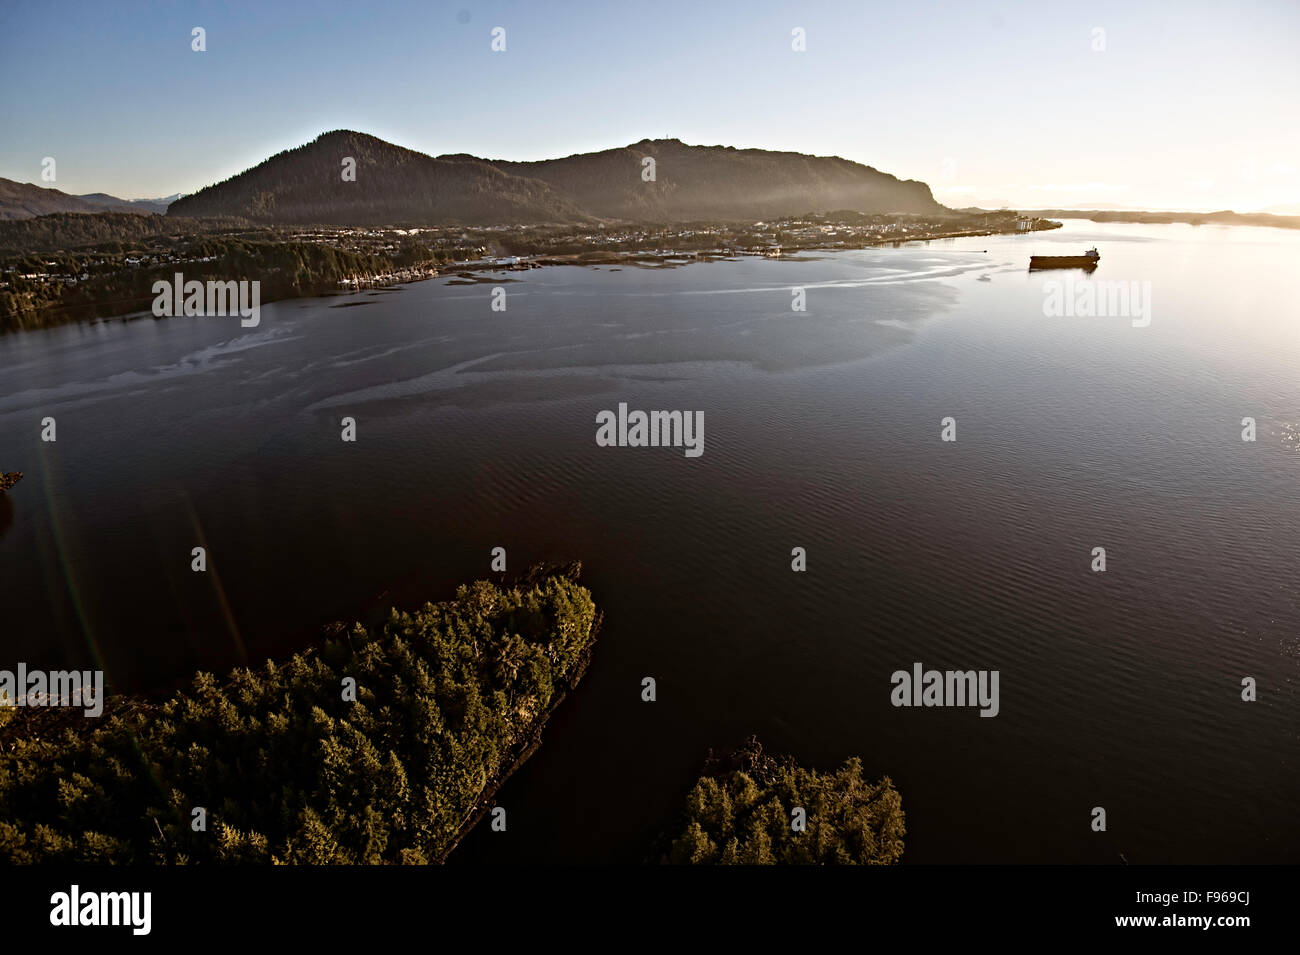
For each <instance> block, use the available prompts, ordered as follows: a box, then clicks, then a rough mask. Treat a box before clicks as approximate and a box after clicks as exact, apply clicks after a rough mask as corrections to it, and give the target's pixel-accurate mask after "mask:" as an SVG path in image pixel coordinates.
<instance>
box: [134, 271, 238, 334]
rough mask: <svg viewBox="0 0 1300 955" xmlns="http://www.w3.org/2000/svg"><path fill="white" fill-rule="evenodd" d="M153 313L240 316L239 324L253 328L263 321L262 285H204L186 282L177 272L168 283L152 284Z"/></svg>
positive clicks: (167, 316)
mask: <svg viewBox="0 0 1300 955" xmlns="http://www.w3.org/2000/svg"><path fill="white" fill-rule="evenodd" d="M153 294H154V295H155V296H156V297H155V298H154V300H153V313H154V316H155V317H156V318H172V317H173V316H180V315H240V316H241V318H240V321H239V324H240V325H242V326H243V327H244V328H256V327H257V324H258V322H260V321H261V320H262V318H261V315H262V283H261V282H259V281H257V280H256V279H254V280H253V281H251V282H250V281H248V280H247V279H240V280H239V281H238V282H236V281H235V280H233V279H231V280H229V281H226V282H216V281H213V280H211V279H209V280H208V281H207V283H206V284H205V283H203V282H200V281H199V280H198V279H190V280H189V281H188V282H187V281H185V276H184V275H182V274H181V273H180V272H177V273H176V277H175V278H174V279H173V280H171V281H168V280H167V279H159V280H158V281H157V282H154V283H153Z"/></svg>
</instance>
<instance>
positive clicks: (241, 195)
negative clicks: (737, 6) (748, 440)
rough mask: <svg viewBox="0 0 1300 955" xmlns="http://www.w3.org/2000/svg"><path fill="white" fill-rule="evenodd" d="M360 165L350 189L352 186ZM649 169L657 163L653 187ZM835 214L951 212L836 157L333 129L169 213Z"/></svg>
mask: <svg viewBox="0 0 1300 955" xmlns="http://www.w3.org/2000/svg"><path fill="white" fill-rule="evenodd" d="M347 160H352V161H353V162H355V181H351V180H349V179H348V178H345V172H348V164H347V162H346V161H347ZM647 160H653V177H651V171H650V166H649V165H648V164H647V162H646V161H647ZM836 210H851V211H855V212H862V213H871V214H877V213H881V214H883V213H908V214H918V213H922V214H943V213H945V212H947V211H948V210H946V209H945V207H943V206H941V205H940V204H939V203H937V202H936V201H935V200H934V197H933V196H932V195H931V194H930V188H929V186H927V185H926V184H925V183H923V182H916V181H913V180H906V181H902V180H899V179H897V178H895V177H894V176H891V175H888V174H886V173H883V172H880V171H878V170H876V169H873V168H871V167H870V166H864V165H861V164H859V163H855V162H850V161H848V160H845V159H839V158H836V157H833V156H830V157H828V156H805V155H803V154H801V153H791V152H771V151H768V150H763V149H735V148H733V147H730V146H725V147H724V146H688V145H685V144H683V143H681V142H679V141H678V140H675V139H664V140H643V141H641V142H639V143H634V144H633V145H631V146H625V147H622V148H619V149H607V150H604V151H602V152H596V153H586V154H580V155H574V156H569V157H566V158H564V159H551V160H545V161H542V162H509V161H505V160H485V159H479V158H477V157H474V156H469V155H465V154H463V153H457V154H447V155H442V156H438V157H437V158H434V157H431V156H426V155H425V154H423V153H419V152H414V151H413V150H410V149H404V148H402V147H401V146H395V145H393V144H392V143H388V142H384V141H383V140H381V139H376V138H375V137H374V136H368V135H365V134H364V133H357V132H352V131H350V130H337V131H335V132H330V133H325V134H324V135H322V136H319V137H317V138H316V139H315V140H313V141H312V142H310V143H308V144H307V145H305V146H300V147H298V148H297V149H290V150H287V151H285V152H282V153H279V154H277V155H275V156H272V157H271V158H270V159H268V160H266V161H265V162H263V163H261V164H260V165H258V166H256V167H254V168H252V169H249V170H247V171H246V172H243V173H240V174H239V175H237V176H234V177H233V178H231V179H227V180H226V181H225V182H222V183H218V184H216V185H211V186H208V187H207V188H205V189H201V190H199V191H198V192H196V193H194V194H193V195H190V196H185V197H183V198H181V199H178V200H176V201H175V202H173V203H172V204H171V206H170V207H168V210H167V214H168V215H169V216H190V217H194V216H236V217H240V218H245V219H250V220H253V221H255V222H259V223H268V224H278V225H291V224H304V223H317V224H331V225H348V226H381V225H389V226H408V225H409V226H432V225H446V224H463V225H496V224H512V223H515V224H527V223H563V224H581V223H587V222H592V223H594V222H595V221H596V220H597V219H613V220H625V221H632V222H688V221H699V220H710V219H711V220H718V221H728V222H753V221H754V220H755V219H763V218H773V217H778V216H783V215H803V214H805V213H821V212H831V211H836Z"/></svg>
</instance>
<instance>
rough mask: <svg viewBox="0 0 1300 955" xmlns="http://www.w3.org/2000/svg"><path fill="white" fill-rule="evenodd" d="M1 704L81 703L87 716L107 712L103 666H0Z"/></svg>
mask: <svg viewBox="0 0 1300 955" xmlns="http://www.w3.org/2000/svg"><path fill="white" fill-rule="evenodd" d="M0 706H80V707H82V708H83V709H84V711H85V715H86V716H99V715H100V714H101V713H103V712H104V671H103V670H53V671H51V672H49V673H47V672H46V671H44V670H29V669H27V664H25V663H19V664H18V669H17V670H16V671H14V670H0Z"/></svg>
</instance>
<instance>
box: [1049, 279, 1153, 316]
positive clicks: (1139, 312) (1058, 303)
mask: <svg viewBox="0 0 1300 955" xmlns="http://www.w3.org/2000/svg"><path fill="white" fill-rule="evenodd" d="M1043 314H1044V315H1046V316H1047V317H1048V318H1062V317H1066V318H1076V317H1077V318H1131V319H1133V327H1134V328H1146V327H1147V326H1148V325H1150V324H1151V283H1150V282H1121V281H1112V280H1105V279H1103V280H1100V281H1092V280H1084V281H1081V282H1076V281H1075V280H1074V279H1073V278H1070V279H1066V280H1064V281H1061V280H1060V279H1050V280H1048V281H1046V282H1044V283H1043Z"/></svg>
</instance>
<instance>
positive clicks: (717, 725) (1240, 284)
mask: <svg viewBox="0 0 1300 955" xmlns="http://www.w3.org/2000/svg"><path fill="white" fill-rule="evenodd" d="M1093 244H1095V245H1097V246H1098V247H1099V248H1100V250H1101V253H1102V264H1101V267H1100V268H1099V269H1098V270H1097V272H1096V273H1095V274H1094V275H1093V276H1092V278H1091V279H1090V280H1089V281H1094V282H1096V281H1102V280H1106V281H1126V282H1137V283H1139V287H1140V288H1141V287H1142V286H1141V285H1140V283H1144V282H1149V283H1150V285H1149V289H1150V306H1151V312H1150V318H1151V321H1150V324H1149V326H1147V327H1134V325H1133V321H1132V320H1131V319H1130V318H1129V317H1125V316H1114V317H1104V316H1102V317H1080V316H1076V317H1048V316H1046V315H1045V314H1044V297H1045V296H1044V289H1043V283H1044V281H1045V280H1050V279H1066V278H1067V277H1073V279H1074V281H1076V282H1080V281H1084V279H1083V277H1082V275H1081V273H1050V274H1040V273H1034V274H1032V275H1031V274H1029V273H1028V272H1027V271H1026V268H1025V267H1026V264H1027V261H1028V256H1029V255H1030V254H1031V253H1033V252H1043V253H1049V254H1051V253H1056V254H1066V253H1078V252H1082V251H1083V250H1084V249H1085V248H1087V247H1088V246H1090V245H1093ZM1297 262H1300V234H1294V233H1289V232H1285V231H1282V230H1270V229H1255V228H1227V227H1200V228H1193V227H1191V226H1182V225H1171V226H1137V225H1097V224H1093V223H1087V222H1073V221H1072V222H1067V223H1066V226H1065V228H1064V229H1062V230H1060V231H1058V232H1054V233H1050V234H1040V235H1032V236H1004V237H989V238H969V239H958V240H947V241H942V242H934V243H930V244H927V245H910V246H905V247H902V248H896V249H876V250H867V251H854V252H841V253H833V254H832V253H819V254H808V255H802V256H799V257H798V258H797V259H795V260H782V261H771V260H762V259H753V258H748V259H745V260H742V261H737V262H720V263H713V264H699V265H691V266H688V267H683V268H668V269H653V270H651V269H637V268H624V269H621V270H614V269H609V268H599V269H590V268H583V269H580V268H553V269H544V270H540V271H531V272H527V273H519V274H516V275H514V276H513V278H515V279H516V280H517V281H514V282H511V283H508V284H505V285H504V287H505V288H506V289H507V291H508V299H507V302H508V308H507V310H506V311H505V312H504V313H502V312H493V311H491V309H490V291H491V288H492V285H491V284H488V285H480V286H475V287H468V286H453V285H448V284H447V281H446V280H443V279H439V280H436V281H433V282H426V283H421V284H417V285H412V286H407V287H404V288H401V289H397V290H391V291H382V292H374V293H368V294H367V293H362V294H359V295H355V296H349V297H346V298H344V297H337V298H329V299H316V300H309V301H288V302H280V303H275V304H273V305H269V306H265V307H264V308H263V310H262V321H261V325H260V326H259V327H258V328H256V329H251V330H245V329H241V328H240V327H239V324H238V319H222V318H207V319H170V320H165V321H154V320H152V319H149V318H145V319H142V320H137V321H132V322H128V323H122V322H109V323H103V324H98V325H93V326H77V327H67V328H60V329H54V330H50V331H44V332H33V333H26V334H19V335H9V336H5V337H2V338H0V376H2V379H3V383H2V385H0V469H3V470H22V471H24V472H26V477H25V479H24V480H23V481H22V482H21V483H20V484H19V485H18V486H17V487H16V488H15V489H14V490H13V491H11V492H10V493H9V495H8V497H7V499H6V498H4V497H0V623H2V624H3V628H4V638H3V640H0V668H9V667H12V666H13V665H14V664H15V663H17V662H18V661H24V662H26V663H28V664H29V665H30V666H33V667H36V666H40V667H44V668H59V667H67V666H77V667H100V666H102V667H103V668H104V669H105V670H106V671H107V675H108V678H109V680H110V681H111V682H112V683H113V684H115V685H116V686H117V687H118V688H120V689H157V688H161V687H166V686H170V685H172V684H173V682H174V681H176V680H178V679H183V678H186V677H187V676H188V675H189V674H190V673H192V671H193V670H194V669H196V668H205V669H213V670H223V669H226V668H228V667H230V666H233V665H236V664H239V663H242V662H245V661H246V662H249V663H252V664H257V663H259V662H261V661H263V660H264V659H265V658H266V657H268V656H282V655H285V654H287V653H289V652H292V651H293V650H294V649H295V648H297V647H299V646H302V645H303V644H304V643H306V642H308V641H309V640H311V639H313V636H314V634H315V633H316V632H317V630H318V628H319V626H320V625H321V624H323V623H325V622H328V621H330V620H334V619H341V618H353V617H355V616H357V615H360V614H364V613H367V612H370V611H371V610H373V609H374V608H376V607H379V606H385V605H388V604H392V603H396V604H398V605H402V606H413V605H416V604H418V603H420V602H422V601H423V600H425V599H441V598H443V597H446V596H450V594H451V591H452V590H453V589H454V586H455V585H456V584H457V583H460V582H462V581H465V580H469V579H473V578H474V577H478V576H488V575H489V560H490V556H489V552H490V551H491V549H492V548H493V547H495V546H503V547H505V548H506V549H507V552H508V559H509V569H510V571H511V572H514V571H521V570H523V569H524V568H525V567H526V566H527V565H528V564H530V563H532V562H534V561H538V560H568V559H580V560H582V561H583V563H584V566H585V568H586V572H585V575H584V576H585V582H586V583H587V584H588V585H589V586H590V587H591V588H592V589H593V591H594V592H595V595H596V598H597V600H598V602H599V603H600V604H601V605H602V607H603V609H604V610H605V612H606V623H605V628H604V631H603V634H602V638H601V643H600V646H599V649H598V652H597V654H596V657H595V661H594V663H593V666H592V669H591V671H590V673H589V674H588V678H587V680H586V681H585V682H584V683H583V685H582V686H581V687H580V689H579V690H578V692H577V693H576V694H574V696H573V697H572V698H571V699H570V700H568V701H567V702H566V704H565V705H564V707H563V708H562V709H561V710H560V712H559V713H558V714H557V716H556V718H555V719H554V721H553V722H552V724H551V726H550V728H549V729H548V731H547V740H546V743H545V744H544V746H543V747H542V749H541V750H540V751H539V752H538V753H537V754H536V755H535V756H534V757H533V759H532V760H531V761H530V762H529V763H528V764H527V765H526V766H525V767H524V768H523V769H522V770H521V771H520V772H519V773H518V774H517V775H516V776H515V777H514V778H513V779H512V780H511V781H510V782H509V783H508V784H507V786H506V787H505V788H504V789H503V791H502V793H501V797H500V802H501V804H502V805H505V806H506V807H507V808H508V810H509V820H510V823H509V830H508V833H506V834H495V833H490V832H476V833H475V834H474V835H472V836H471V837H470V839H469V840H467V842H466V844H465V845H464V846H463V847H462V848H461V850H459V853H458V855H459V858H460V859H461V860H464V861H472V862H489V861H490V862H497V861H565V862H569V861H571V862H603V861H618V862H637V861H640V859H641V858H642V856H643V854H644V852H645V849H646V847H647V845H648V843H649V841H650V839H651V838H652V837H653V835H654V834H655V832H656V831H657V829H658V827H659V826H660V824H661V823H662V822H663V821H664V819H665V818H666V817H667V815H668V814H669V813H670V812H672V811H673V809H674V808H675V807H676V806H678V805H680V802H681V799H682V795H683V793H684V791H685V789H686V788H687V787H688V786H689V784H690V782H691V781H692V779H693V778H694V775H695V773H696V771H697V770H698V767H699V764H700V761H701V759H702V757H703V756H704V753H705V751H706V749H708V748H709V747H719V748H721V747H727V746H730V745H734V744H735V743H737V742H739V741H740V740H741V739H742V738H744V737H745V736H747V735H749V734H750V733H756V734H758V735H759V737H760V738H761V739H762V740H763V742H764V743H765V745H766V746H767V747H768V748H769V749H771V750H776V751H783V752H788V753H792V754H794V755H795V756H797V757H798V758H799V759H801V760H802V761H804V762H805V763H811V764H813V765H816V766H818V767H825V768H830V767H833V766H836V765H838V764H839V763H840V762H842V761H843V760H844V759H846V758H848V757H850V756H855V755H856V756H860V757H861V758H862V760H863V762H864V765H865V768H866V769H867V771H868V772H869V773H870V774H871V775H873V776H876V775H884V774H888V775H889V776H891V777H892V778H893V779H894V781H895V782H896V784H897V785H898V787H899V789H900V791H901V793H902V796H903V805H904V808H905V810H906V812H907V814H908V827H909V834H908V839H907V851H906V854H905V857H904V858H905V860H906V861H909V862H914V863H923V862H1100V863H1112V862H1117V861H1119V858H1120V854H1121V853H1122V854H1123V855H1124V857H1125V858H1127V859H1128V860H1129V861H1130V862H1133V863H1153V862H1162V863H1176V862H1281V861H1290V862H1295V861H1300V827H1298V826H1297V823H1296V816H1295V802H1296V798H1297V796H1300V762H1298V760H1300V685H1298V683H1297V676H1298V675H1300V593H1298V591H1297V585H1296V579H1297V578H1296V568H1297V567H1298V566H1300V509H1298V508H1297V506H1296V502H1297V499H1298V498H1297V492H1296V489H1297V473H1298V471H1300V430H1298V429H1300V374H1298V372H1300V304H1297V301H1296V298H1295V296H1294V294H1293V288H1292V285H1293V282H1294V280H1293V276H1294V275H1295V274H1296V271H1295V270H1296V265H1297ZM794 286H799V287H803V288H804V289H806V294H807V311H806V312H794V311H792V310H791V292H790V289H791V287H794ZM352 302H356V303H362V304H360V305H358V306H356V307H342V308H341V307H338V306H339V305H342V304H345V303H352ZM619 402H626V403H627V404H628V406H629V407H630V408H632V409H644V410H656V409H665V410H669V409H678V410H690V411H703V412H704V419H705V442H704V454H703V456H701V457H699V458H688V457H686V456H684V455H683V454H682V452H681V450H679V449H671V448H600V447H597V446H596V444H595V440H594V439H595V416H596V414H597V413H598V412H599V411H601V410H604V409H615V408H617V406H618V404H619ZM344 415H350V416H353V417H355V419H356V421H357V430H358V440H357V442H356V443H355V444H347V443H344V442H342V441H341V440H340V437H339V431H340V428H339V419H340V418H341V417H342V416H344ZM45 416H53V417H54V418H55V419H56V421H57V428H58V440H57V442H56V443H53V444H49V443H42V442H41V441H40V440H39V434H40V420H41V418H42V417H45ZM947 416H951V417H953V418H955V419H956V421H957V436H958V440H957V441H956V442H955V443H944V442H942V441H940V421H941V419H942V418H944V417H947ZM1246 416H1250V417H1253V418H1254V419H1255V420H1256V421H1257V423H1258V424H1257V426H1258V440H1257V441H1256V442H1255V443H1246V442H1243V441H1242V440H1241V431H1242V424H1241V421H1242V418H1243V417H1246ZM198 543H202V544H204V545H205V546H206V547H207V548H208V552H209V556H210V561H211V568H212V571H213V572H210V573H209V574H207V575H200V574H194V573H191V571H190V569H189V565H190V548H191V547H193V546H195V545H196V544H198ZM796 546H799V547H804V548H806V549H807V554H808V570H807V572H806V573H793V572H792V571H791V569H790V560H791V558H790V552H791V548H793V547H796ZM1097 546H1103V547H1105V548H1106V553H1107V563H1108V568H1107V571H1106V573H1104V574H1095V573H1092V572H1091V571H1090V569H1089V565H1090V561H1091V550H1092V548H1094V547H1097ZM918 661H919V662H921V663H922V664H924V666H925V667H926V668H935V669H941V670H946V669H962V670H965V669H976V670H998V671H999V673H1000V712H999V714H998V716H997V717H996V718H993V719H988V718H980V716H979V714H978V711H977V710H976V709H973V708H971V709H961V708H928V709H927V708H910V709H909V708H895V707H893V706H891V705H890V691H891V689H892V686H891V683H890V675H891V674H892V673H893V671H895V670H899V669H910V668H911V666H912V664H913V663H914V662H918ZM645 676H653V677H654V678H655V679H656V681H657V684H658V701H657V702H655V703H653V704H647V703H642V702H641V700H640V685H641V680H642V678H643V677H645ZM1244 677H1253V678H1254V679H1255V680H1256V681H1257V682H1258V694H1259V699H1258V701H1257V702H1254V703H1245V702H1242V701H1241V698H1240V694H1241V680H1242V679H1243V678H1244ZM1096 806H1101V807H1104V808H1105V809H1106V812H1107V822H1108V830H1107V831H1106V832H1105V833H1095V832H1092V831H1091V829H1090V822H1091V811H1092V809H1093V807H1096Z"/></svg>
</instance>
